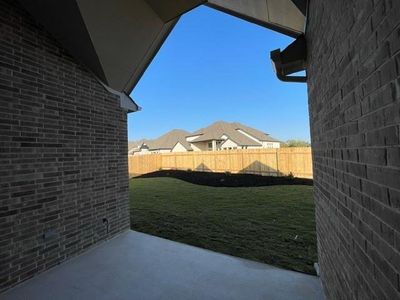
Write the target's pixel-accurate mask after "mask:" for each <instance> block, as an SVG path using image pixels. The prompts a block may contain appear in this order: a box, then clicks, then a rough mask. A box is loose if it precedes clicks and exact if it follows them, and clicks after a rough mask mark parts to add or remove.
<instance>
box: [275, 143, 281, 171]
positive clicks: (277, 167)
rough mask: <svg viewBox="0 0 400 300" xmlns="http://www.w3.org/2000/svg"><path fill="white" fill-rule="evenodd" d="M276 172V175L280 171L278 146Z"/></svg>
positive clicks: (277, 150)
mask: <svg viewBox="0 0 400 300" xmlns="http://www.w3.org/2000/svg"><path fill="white" fill-rule="evenodd" d="M275 151H276V152H275V153H276V173H277V176H280V171H279V148H276V150H275Z"/></svg>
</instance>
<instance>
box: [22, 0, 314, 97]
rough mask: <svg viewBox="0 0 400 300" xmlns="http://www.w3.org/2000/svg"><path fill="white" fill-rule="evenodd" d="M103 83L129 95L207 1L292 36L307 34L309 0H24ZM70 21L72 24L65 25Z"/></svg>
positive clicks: (27, 6)
mask: <svg viewBox="0 0 400 300" xmlns="http://www.w3.org/2000/svg"><path fill="white" fill-rule="evenodd" d="M20 2H21V3H22V5H24V7H25V9H27V10H28V12H29V13H30V14H31V15H33V17H34V18H35V19H36V20H38V21H39V22H40V23H41V24H42V25H43V26H44V27H45V28H46V29H47V30H48V31H49V32H50V33H52V34H53V36H55V37H56V38H57V39H58V41H59V42H60V43H61V44H62V45H63V46H64V48H65V49H67V50H68V52H69V53H70V54H71V55H72V56H74V57H75V59H77V60H78V61H80V62H81V63H82V64H83V65H85V66H86V67H87V68H89V69H90V70H91V72H93V73H94V74H95V75H96V77H97V78H99V79H100V80H101V81H102V82H104V84H106V85H107V86H109V87H111V88H112V89H114V90H116V91H119V92H123V93H125V94H126V95H129V94H130V92H131V91H132V89H133V88H134V86H135V85H136V83H137V82H138V80H139V79H140V77H141V76H142V74H143V73H144V71H145V70H146V68H147V66H148V65H149V64H150V62H151V60H152V59H153V57H154V56H155V54H156V53H157V52H158V50H159V49H160V47H161V45H162V44H163V42H164V41H165V39H166V38H167V36H168V34H169V33H170V32H171V30H172V29H173V28H174V26H175V24H176V23H177V22H178V19H179V17H180V16H181V15H182V14H183V13H185V12H187V11H189V10H191V9H193V8H195V7H197V6H198V5H200V4H203V3H204V4H206V5H208V6H210V7H212V8H215V9H218V10H220V11H223V12H225V13H228V14H231V15H234V16H236V17H239V18H242V19H245V20H247V21H249V22H253V23H255V24H258V25H261V26H265V27H267V28H270V29H272V30H276V31H278V32H282V33H284V34H287V35H290V36H292V37H297V36H299V35H301V34H302V33H304V27H305V26H304V25H305V20H306V18H305V15H306V4H307V1H304V0H279V1H277V0H246V1H231V0H184V1H183V0H169V1H160V0H135V1H96V2H95V3H96V5H93V3H94V1H84V0H70V1H54V0H41V1H33V0H20ZM66 24H68V26H66Z"/></svg>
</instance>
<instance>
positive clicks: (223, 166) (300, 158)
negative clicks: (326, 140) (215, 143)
mask: <svg viewBox="0 0 400 300" xmlns="http://www.w3.org/2000/svg"><path fill="white" fill-rule="evenodd" d="M158 170H185V171H186V170H192V171H203V172H231V173H244V174H259V175H269V176H283V175H289V174H290V173H292V174H293V176H295V177H301V178H312V177H313V174H312V160H311V148H309V147H304V148H279V149H237V150H221V151H193V152H172V153H151V154H143V155H130V156H129V174H130V175H131V176H135V175H140V174H145V173H150V172H154V171H158Z"/></svg>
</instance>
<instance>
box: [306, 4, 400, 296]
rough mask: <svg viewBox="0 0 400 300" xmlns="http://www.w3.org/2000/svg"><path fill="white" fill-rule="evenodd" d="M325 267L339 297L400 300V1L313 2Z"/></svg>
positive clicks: (312, 80) (312, 98) (314, 124)
mask: <svg viewBox="0 0 400 300" xmlns="http://www.w3.org/2000/svg"><path fill="white" fill-rule="evenodd" d="M310 5H311V7H310V14H309V20H308V26H307V30H306V36H307V42H308V55H309V57H308V61H309V67H308V76H309V81H308V90H309V110H310V124H311V136H312V146H313V160H314V182H315V200H316V219H317V235H318V252H319V263H320V267H321V274H322V275H321V278H322V283H323V286H324V290H325V293H326V295H327V297H328V298H329V299H400V279H399V274H400V148H399V124H400V1H398V0H379V1H378V0H362V1H361V0H335V1H310Z"/></svg>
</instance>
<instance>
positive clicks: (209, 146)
mask: <svg viewBox="0 0 400 300" xmlns="http://www.w3.org/2000/svg"><path fill="white" fill-rule="evenodd" d="M186 140H187V141H188V142H189V143H190V146H191V148H192V149H193V150H194V151H216V150H223V149H255V148H280V142H279V141H278V140H276V139H274V138H272V137H271V136H270V135H268V134H266V133H264V132H262V131H259V130H257V129H254V128H251V127H248V126H245V125H243V124H240V123H238V122H233V123H228V122H224V121H218V122H215V123H213V124H211V125H210V126H208V127H205V128H202V129H199V130H197V131H195V132H193V133H192V134H190V135H188V136H187V137H186Z"/></svg>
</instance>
